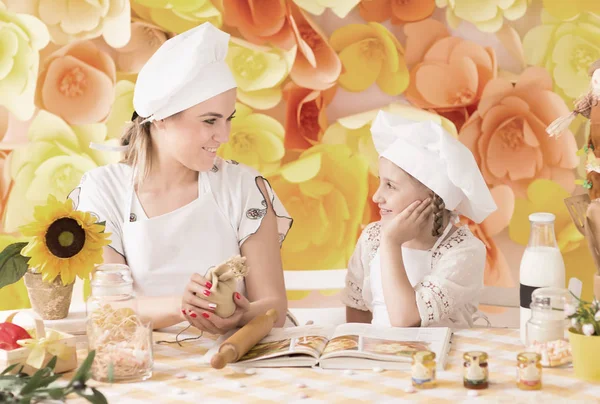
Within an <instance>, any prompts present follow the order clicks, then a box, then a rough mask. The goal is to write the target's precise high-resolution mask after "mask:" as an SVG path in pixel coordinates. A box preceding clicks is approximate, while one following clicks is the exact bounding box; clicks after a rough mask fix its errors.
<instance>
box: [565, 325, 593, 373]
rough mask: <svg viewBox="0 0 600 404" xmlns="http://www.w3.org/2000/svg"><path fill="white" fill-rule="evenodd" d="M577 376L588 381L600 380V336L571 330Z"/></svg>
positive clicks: (574, 367) (572, 350)
mask: <svg viewBox="0 0 600 404" xmlns="http://www.w3.org/2000/svg"><path fill="white" fill-rule="evenodd" d="M569 342H570V343H571V353H572V355H573V370H574V371H575V377H577V378H578V379H581V380H585V381H588V382H600V366H598V358H600V336H598V335H590V336H587V335H583V334H579V333H577V332H574V330H573V329H570V330H569Z"/></svg>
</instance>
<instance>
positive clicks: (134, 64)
mask: <svg viewBox="0 0 600 404" xmlns="http://www.w3.org/2000/svg"><path fill="white" fill-rule="evenodd" d="M167 39H169V35H167V33H166V32H164V31H162V30H161V29H160V28H158V27H156V26H154V25H152V24H148V23H145V22H140V21H135V22H132V23H131V40H130V41H129V42H128V43H127V45H125V46H124V47H122V48H117V49H115V51H116V57H115V59H116V63H117V69H118V70H119V71H120V72H123V73H133V74H137V73H139V72H140V70H141V69H142V66H144V64H145V63H146V62H147V61H148V59H150V56H152V55H153V54H154V52H156V51H157V49H158V48H160V46H161V45H162V44H163V43H164V42H165V41H166V40H167Z"/></svg>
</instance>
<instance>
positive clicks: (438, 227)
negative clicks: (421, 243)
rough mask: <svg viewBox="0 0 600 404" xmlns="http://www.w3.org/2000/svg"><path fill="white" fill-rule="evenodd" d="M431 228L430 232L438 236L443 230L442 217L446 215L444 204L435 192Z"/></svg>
mask: <svg viewBox="0 0 600 404" xmlns="http://www.w3.org/2000/svg"><path fill="white" fill-rule="evenodd" d="M432 203H433V229H432V231H431V234H432V235H433V236H434V237H440V236H441V235H442V232H443V231H444V230H443V228H444V219H445V216H446V204H445V203H444V200H443V199H442V198H440V197H439V196H438V195H437V194H433V201H432Z"/></svg>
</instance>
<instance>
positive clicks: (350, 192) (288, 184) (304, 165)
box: [269, 145, 368, 270]
mask: <svg viewBox="0 0 600 404" xmlns="http://www.w3.org/2000/svg"><path fill="white" fill-rule="evenodd" d="M269 180H270V182H271V184H272V185H273V189H274V190H275V192H276V193H277V195H278V196H279V198H280V199H281V201H282V202H283V204H284V205H285V207H286V209H287V211H288V212H289V213H290V215H291V216H292V217H293V218H294V226H292V229H291V230H290V232H289V233H288V235H287V238H286V242H285V243H284V244H283V248H282V252H281V254H282V259H283V266H284V268H286V269H290V270H294V269H333V268H345V267H346V265H347V264H348V260H349V259H350V256H351V254H352V252H353V251H354V247H355V243H356V240H357V238H358V235H359V232H360V222H361V216H362V213H363V211H364V207H365V203H366V200H367V185H368V167H367V163H366V162H365V160H364V159H362V158H360V157H358V156H357V155H355V154H354V153H352V150H351V149H350V147H348V146H346V145H316V146H313V147H311V148H310V149H308V150H306V151H304V152H303V153H302V154H301V155H300V157H299V158H298V160H295V161H293V162H291V163H288V164H286V165H284V166H283V167H281V169H280V170H279V171H278V172H276V173H275V174H274V175H272V176H270V178H269Z"/></svg>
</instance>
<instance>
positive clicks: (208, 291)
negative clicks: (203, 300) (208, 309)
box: [202, 289, 210, 296]
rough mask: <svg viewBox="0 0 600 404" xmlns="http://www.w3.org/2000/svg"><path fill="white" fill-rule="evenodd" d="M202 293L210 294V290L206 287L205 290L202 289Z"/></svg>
mask: <svg viewBox="0 0 600 404" xmlns="http://www.w3.org/2000/svg"><path fill="white" fill-rule="evenodd" d="M202 294H203V295H204V296H210V290H208V289H206V290H203V291H202Z"/></svg>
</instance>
